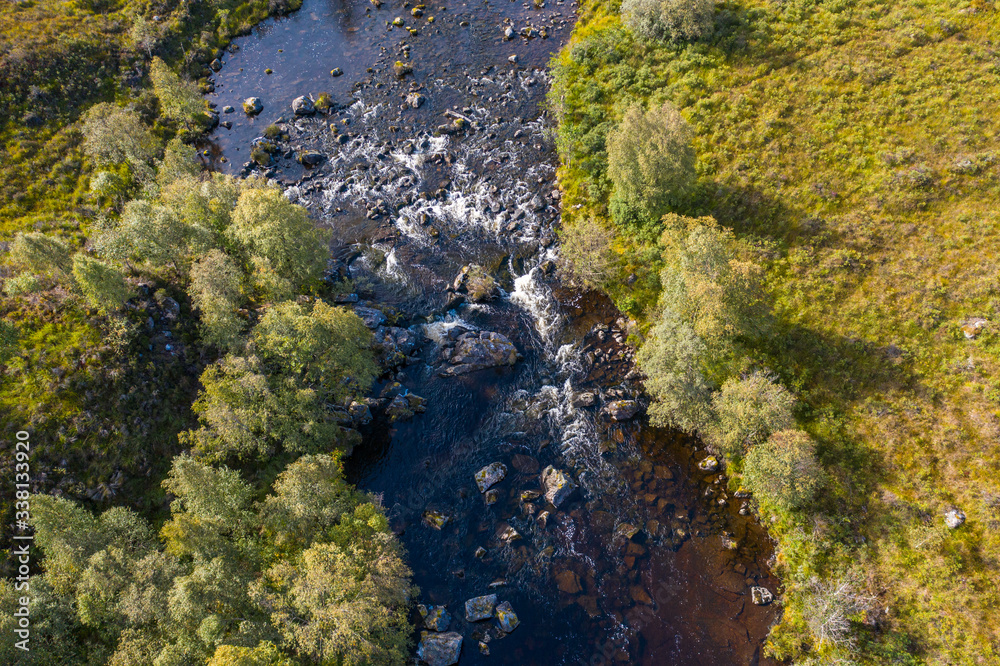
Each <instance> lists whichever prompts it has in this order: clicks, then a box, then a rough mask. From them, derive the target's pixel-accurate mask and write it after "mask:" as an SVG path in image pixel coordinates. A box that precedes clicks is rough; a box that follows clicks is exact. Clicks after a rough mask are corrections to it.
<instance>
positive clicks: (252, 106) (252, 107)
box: [243, 97, 264, 116]
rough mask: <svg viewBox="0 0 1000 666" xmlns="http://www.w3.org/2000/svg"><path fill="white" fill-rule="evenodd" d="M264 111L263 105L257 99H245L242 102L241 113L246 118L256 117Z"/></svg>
mask: <svg viewBox="0 0 1000 666" xmlns="http://www.w3.org/2000/svg"><path fill="white" fill-rule="evenodd" d="M263 110H264V103H263V102H262V101H260V98H259V97H247V98H246V99H245V100H243V112H244V113H245V114H247V115H248V116H256V115H257V114H258V113H260V112H261V111H263Z"/></svg>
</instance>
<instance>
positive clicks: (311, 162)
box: [298, 150, 326, 167]
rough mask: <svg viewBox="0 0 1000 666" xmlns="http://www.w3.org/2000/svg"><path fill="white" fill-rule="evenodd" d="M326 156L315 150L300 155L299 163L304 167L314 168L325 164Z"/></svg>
mask: <svg viewBox="0 0 1000 666" xmlns="http://www.w3.org/2000/svg"><path fill="white" fill-rule="evenodd" d="M325 159H326V156H325V155H323V153H317V152H316V151H315V150H307V151H305V152H304V153H299V157H298V161H299V164H301V165H302V166H307V167H314V166H316V165H317V164H320V163H322V162H323V160H325Z"/></svg>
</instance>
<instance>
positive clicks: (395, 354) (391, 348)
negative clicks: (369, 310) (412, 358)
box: [373, 315, 420, 370]
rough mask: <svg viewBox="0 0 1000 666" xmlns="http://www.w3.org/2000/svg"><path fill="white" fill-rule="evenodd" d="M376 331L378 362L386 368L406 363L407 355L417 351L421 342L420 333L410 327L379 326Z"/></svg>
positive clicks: (375, 346)
mask: <svg viewBox="0 0 1000 666" xmlns="http://www.w3.org/2000/svg"><path fill="white" fill-rule="evenodd" d="M373 316H374V315H373ZM375 319H377V316H375ZM373 321H374V320H373ZM374 333H375V344H374V348H375V351H376V352H378V363H379V365H380V366H381V367H382V368H384V369H386V370H389V369H392V368H395V367H396V366H399V365H402V364H403V363H405V362H406V359H407V357H408V356H409V355H410V354H412V353H413V352H414V351H416V349H417V345H418V344H420V337H419V335H418V334H417V333H415V332H414V331H413V330H411V329H408V328H400V327H399V326H378V327H376V328H375V331H374Z"/></svg>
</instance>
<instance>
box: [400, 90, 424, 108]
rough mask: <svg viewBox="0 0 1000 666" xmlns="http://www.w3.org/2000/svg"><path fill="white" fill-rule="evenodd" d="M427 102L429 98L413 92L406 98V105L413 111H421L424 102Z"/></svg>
mask: <svg viewBox="0 0 1000 666" xmlns="http://www.w3.org/2000/svg"><path fill="white" fill-rule="evenodd" d="M426 101H427V98H426V97H424V96H423V95H421V94H420V93H417V92H411V93H410V94H409V95H407V96H406V102H405V104H406V106H408V107H410V108H411V109H419V108H420V107H421V106H423V104H424V102H426Z"/></svg>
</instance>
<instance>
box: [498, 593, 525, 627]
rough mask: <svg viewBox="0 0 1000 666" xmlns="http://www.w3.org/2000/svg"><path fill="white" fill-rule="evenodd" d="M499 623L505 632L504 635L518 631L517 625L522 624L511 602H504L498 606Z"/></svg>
mask: <svg viewBox="0 0 1000 666" xmlns="http://www.w3.org/2000/svg"><path fill="white" fill-rule="evenodd" d="M496 614H497V623H498V624H499V625H500V628H501V629H503V630H504V633H508V634H509V633H510V632H512V631H514V630H515V629H517V625H519V624H521V620H519V619H518V617H517V613H515V612H514V609H513V608H512V607H511V605H510V602H509V601H504V602H502V603H500V604H498V605H497V607H496Z"/></svg>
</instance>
